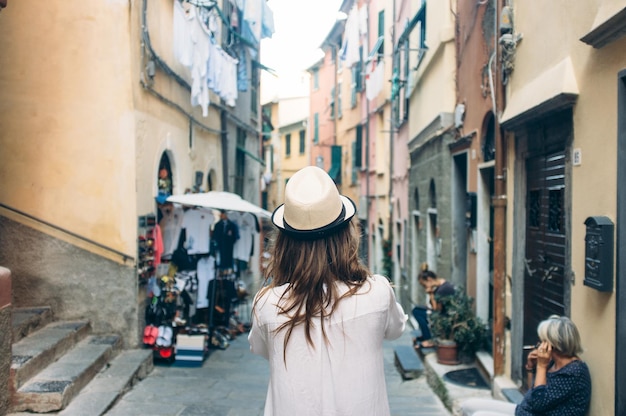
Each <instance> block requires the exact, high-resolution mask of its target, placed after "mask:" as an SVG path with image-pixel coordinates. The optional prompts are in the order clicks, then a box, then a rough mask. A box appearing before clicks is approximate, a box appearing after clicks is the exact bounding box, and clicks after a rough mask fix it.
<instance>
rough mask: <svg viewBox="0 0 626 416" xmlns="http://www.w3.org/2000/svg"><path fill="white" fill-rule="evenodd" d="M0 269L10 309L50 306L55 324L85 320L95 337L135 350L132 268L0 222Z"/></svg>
mask: <svg viewBox="0 0 626 416" xmlns="http://www.w3.org/2000/svg"><path fill="white" fill-rule="evenodd" d="M0 247H2V249H1V250H0V264H2V265H3V266H5V267H7V268H9V269H10V270H11V274H12V280H13V281H12V286H13V299H12V301H13V306H15V307H26V306H49V307H50V308H51V309H52V313H53V315H54V317H55V319H88V320H89V321H90V322H91V325H92V328H93V331H94V332H95V333H116V334H119V335H121V336H122V337H123V339H124V344H125V346H127V347H128V346H136V345H138V344H139V332H140V331H139V329H138V328H139V322H138V320H139V317H140V316H143V310H142V311H141V313H140V312H139V305H138V291H139V289H138V283H137V275H136V272H135V268H134V266H132V265H123V264H119V263H117V262H115V261H112V260H109V259H106V258H103V257H101V256H99V255H97V254H94V253H91V252H89V251H87V250H84V249H82V248H79V247H76V246H75V245H72V244H70V243H67V242H65V241H62V240H60V239H58V238H55V237H51V236H49V235H47V234H45V233H43V232H40V231H37V230H34V229H33V228H30V227H28V226H25V225H23V224H20V223H18V222H16V221H13V220H11V219H8V218H6V217H2V216H0Z"/></svg>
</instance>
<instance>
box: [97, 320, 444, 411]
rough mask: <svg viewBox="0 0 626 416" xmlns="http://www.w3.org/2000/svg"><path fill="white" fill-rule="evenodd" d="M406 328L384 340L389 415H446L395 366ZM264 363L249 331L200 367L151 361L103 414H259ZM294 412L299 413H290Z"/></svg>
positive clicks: (420, 382) (420, 383)
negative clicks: (151, 365) (144, 373)
mask: <svg viewBox="0 0 626 416" xmlns="http://www.w3.org/2000/svg"><path fill="white" fill-rule="evenodd" d="M410 342H411V339H410V335H409V331H408V330H407V332H406V333H405V334H404V335H403V336H402V337H401V338H399V339H398V340H395V341H393V342H389V341H387V342H385V348H384V354H385V376H386V380H387V390H388V393H389V402H390V406H391V414H392V415H393V416H449V415H450V412H449V411H448V410H447V409H446V408H445V407H444V405H443V404H442V402H441V400H440V399H439V398H438V397H437V395H436V394H435V393H434V392H433V391H432V390H431V388H430V387H429V386H428V384H427V382H426V376H425V375H422V376H420V377H419V378H417V379H414V380H406V381H403V380H402V378H401V377H400V374H399V373H398V371H397V370H396V368H395V366H394V354H393V347H394V345H398V344H404V345H407V343H408V345H410ZM268 379H269V368H268V364H267V362H266V361H265V360H264V359H263V358H261V357H258V356H256V355H253V354H251V353H250V352H249V345H248V340H247V334H243V335H240V336H239V337H237V338H236V339H234V340H232V341H231V345H230V347H228V348H227V349H226V350H223V351H222V350H212V351H211V354H210V356H209V357H208V358H207V359H206V361H205V362H204V364H203V366H202V367H196V368H184V367H177V366H175V365H159V364H157V365H155V368H154V370H153V371H152V372H151V373H150V375H149V376H148V377H147V378H145V379H144V380H142V381H141V382H139V383H138V384H137V385H135V386H134V387H133V388H132V389H131V390H130V391H129V392H128V393H126V394H125V395H124V396H123V397H122V398H121V400H120V401H119V402H118V403H117V404H116V405H115V406H114V407H113V408H112V409H111V410H109V411H108V412H107V413H106V416H140V415H146V416H147V415H150V416H195V415H211V416H257V415H263V406H264V402H265V393H266V389H267V382H268ZM294 416H297V415H294Z"/></svg>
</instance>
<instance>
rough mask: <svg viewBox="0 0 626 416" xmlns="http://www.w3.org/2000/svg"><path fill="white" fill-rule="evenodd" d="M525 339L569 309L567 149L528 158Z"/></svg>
mask: <svg viewBox="0 0 626 416" xmlns="http://www.w3.org/2000/svg"><path fill="white" fill-rule="evenodd" d="M526 163H527V165H526V169H527V174H528V182H527V189H528V195H527V199H526V201H527V204H528V205H527V207H526V212H527V215H528V218H527V222H526V260H525V261H526V272H525V280H524V301H525V305H524V343H525V344H534V343H535V342H537V325H538V324H539V322H541V321H542V320H544V319H546V318H547V317H548V316H550V315H552V314H557V315H563V314H564V312H565V289H564V270H565V215H564V213H565V206H564V199H565V198H564V196H565V195H564V193H565V152H564V151H560V152H555V153H550V154H546V155H541V156H536V157H533V158H530V159H528V160H527V162H526Z"/></svg>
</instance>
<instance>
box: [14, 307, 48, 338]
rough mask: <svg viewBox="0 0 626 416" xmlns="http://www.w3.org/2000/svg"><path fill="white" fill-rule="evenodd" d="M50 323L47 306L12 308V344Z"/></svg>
mask: <svg viewBox="0 0 626 416" xmlns="http://www.w3.org/2000/svg"><path fill="white" fill-rule="evenodd" d="M51 321H52V309H50V307H49V306H35V307H25V308H13V312H12V327H13V328H12V329H13V333H12V337H13V338H12V342H13V343H14V344H15V343H16V342H19V341H20V340H21V339H22V338H25V337H27V336H28V335H29V334H31V333H33V332H34V331H36V330H38V329H39V328H42V327H44V326H45V325H47V324H48V323H49V322H51Z"/></svg>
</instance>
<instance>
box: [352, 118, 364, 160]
mask: <svg viewBox="0 0 626 416" xmlns="http://www.w3.org/2000/svg"><path fill="white" fill-rule="evenodd" d="M352 160H353V162H354V167H355V168H361V167H362V166H363V126H362V125H360V124H359V125H358V126H356V137H355V140H354V154H353V155H352Z"/></svg>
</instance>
